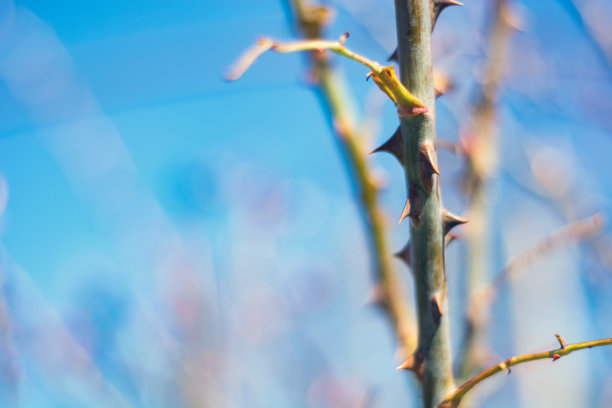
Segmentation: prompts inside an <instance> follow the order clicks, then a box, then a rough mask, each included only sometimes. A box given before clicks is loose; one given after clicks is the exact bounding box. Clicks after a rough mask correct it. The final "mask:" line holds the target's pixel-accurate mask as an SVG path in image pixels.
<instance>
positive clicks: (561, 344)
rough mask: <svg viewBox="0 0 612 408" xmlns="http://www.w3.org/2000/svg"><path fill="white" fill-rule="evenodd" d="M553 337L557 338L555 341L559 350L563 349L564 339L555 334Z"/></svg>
mask: <svg viewBox="0 0 612 408" xmlns="http://www.w3.org/2000/svg"><path fill="white" fill-rule="evenodd" d="M555 337H556V338H557V341H559V346H560V347H561V349H565V339H564V338H563V337H561V336H560V335H558V334H555Z"/></svg>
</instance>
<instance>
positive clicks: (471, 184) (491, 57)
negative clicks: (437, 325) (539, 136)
mask: <svg viewBox="0 0 612 408" xmlns="http://www.w3.org/2000/svg"><path fill="white" fill-rule="evenodd" d="M491 7H492V9H491V22H490V24H491V27H490V41H489V46H488V59H487V65H486V67H485V74H484V78H483V79H482V80H481V84H480V87H479V89H478V91H477V97H476V99H475V102H474V108H473V114H472V124H471V126H470V129H471V130H470V131H469V132H468V133H467V136H466V137H465V139H464V140H463V144H462V145H463V146H462V147H463V151H464V153H465V157H466V171H465V175H464V188H465V191H466V194H467V197H468V203H469V207H468V210H467V214H468V215H467V217H468V218H469V220H470V225H469V226H468V228H467V231H466V239H467V251H468V254H467V258H466V261H467V281H466V286H467V293H468V297H470V296H472V294H473V293H474V292H475V291H477V290H478V289H479V288H480V286H481V285H482V282H483V279H484V275H485V273H486V271H487V270H488V269H489V268H490V264H491V262H489V259H490V254H491V247H490V245H489V244H490V242H491V236H490V235H491V234H490V220H489V205H490V204H489V203H490V198H489V197H488V196H487V186H488V181H489V179H490V178H491V177H492V176H493V175H494V173H495V172H496V171H497V154H498V152H497V150H498V147H497V134H496V133H497V129H496V127H497V114H496V102H497V96H498V91H499V87H500V83H501V81H502V76H503V67H504V62H505V57H506V47H507V43H508V41H509V38H510V34H511V32H512V30H513V26H514V21H513V15H512V11H511V10H510V6H509V4H508V1H507V0H495V1H494V2H492V3H491ZM479 329H480V328H479V327H476V326H474V325H473V323H472V322H470V321H469V320H468V321H466V328H465V335H464V343H463V347H462V349H461V350H462V351H461V353H460V354H459V357H458V374H459V378H464V377H467V376H468V375H469V374H470V372H471V370H472V368H473V365H474V362H473V360H474V355H475V352H476V350H475V349H474V347H475V344H476V337H477V336H478V335H479V331H480V330H479Z"/></svg>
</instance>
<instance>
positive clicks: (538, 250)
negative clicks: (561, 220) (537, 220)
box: [468, 214, 605, 322]
mask: <svg viewBox="0 0 612 408" xmlns="http://www.w3.org/2000/svg"><path fill="white" fill-rule="evenodd" d="M604 224H605V223H604V217H603V214H595V215H593V216H591V217H589V218H586V219H582V220H578V221H574V222H572V223H570V224H567V225H565V226H563V227H562V228H560V229H558V230H557V231H555V232H553V233H552V234H551V235H549V236H548V237H546V238H545V239H543V240H542V241H540V242H538V243H537V244H536V245H534V246H532V247H531V248H529V249H528V250H526V251H525V252H522V253H520V254H518V255H516V256H515V257H514V258H512V259H511V260H510V262H508V264H507V265H506V266H505V267H504V268H503V269H502V270H501V271H500V272H499V273H498V274H497V276H496V277H495V278H494V279H493V280H492V281H491V282H490V283H489V284H488V285H487V286H486V287H484V288H483V289H481V290H480V291H479V292H477V293H476V295H475V296H474V297H473V298H472V301H471V302H470V305H469V308H468V318H469V319H470V320H471V321H472V322H474V321H475V320H479V321H482V320H485V319H486V318H487V317H488V316H487V312H488V311H490V310H491V302H492V300H493V299H494V298H495V294H496V293H498V292H499V290H500V288H501V287H502V285H503V284H504V283H506V282H508V281H510V280H511V279H516V278H517V277H518V276H519V275H520V274H521V273H525V272H526V271H527V270H528V267H529V266H530V265H532V264H534V263H535V262H537V261H538V260H539V259H541V258H543V257H545V256H546V255H548V254H550V253H551V252H552V251H554V250H556V249H559V248H561V247H563V246H566V245H569V244H571V243H573V242H580V241H582V240H585V239H588V238H591V237H593V236H595V235H597V234H598V233H600V232H601V231H602V230H603V227H604Z"/></svg>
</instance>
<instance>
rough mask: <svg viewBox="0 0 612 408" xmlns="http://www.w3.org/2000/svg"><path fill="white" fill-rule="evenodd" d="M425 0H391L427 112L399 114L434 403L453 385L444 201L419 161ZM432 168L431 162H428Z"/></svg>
mask: <svg viewBox="0 0 612 408" xmlns="http://www.w3.org/2000/svg"><path fill="white" fill-rule="evenodd" d="M430 6H431V3H430V0H396V1H395V13H396V22H397V37H398V55H399V66H400V74H401V81H402V84H403V85H404V86H405V87H406V89H408V90H409V92H411V93H412V94H413V95H415V97H416V98H418V99H419V100H421V101H423V103H424V104H425V106H426V107H427V108H428V110H429V112H428V113H427V114H423V115H418V116H414V117H410V118H400V121H401V133H402V142H403V146H404V165H405V171H406V182H407V185H408V190H409V201H410V220H411V223H410V259H411V267H412V270H413V272H414V279H415V290H416V297H417V313H418V326H419V340H418V341H419V343H418V351H417V353H418V358H416V359H415V360H414V361H418V362H419V365H420V366H421V368H420V369H417V370H415V371H416V372H420V373H421V375H422V382H421V385H422V395H423V406H424V407H425V408H432V407H434V406H435V405H436V404H437V403H438V402H439V401H441V400H442V399H443V398H444V397H445V396H446V395H447V394H448V392H449V391H450V390H451V389H452V388H453V387H454V384H453V373H452V365H451V350H450V331H449V316H448V301H447V290H446V273H445V270H444V230H443V222H442V219H443V206H442V200H441V193H440V186H439V178H438V176H437V175H435V174H432V172H431V171H425V170H426V166H423V165H422V164H423V151H426V150H427V149H430V151H433V154H432V155H431V156H430V157H431V161H433V163H431V162H430V164H431V165H433V167H435V168H437V161H438V159H437V152H436V151H435V146H436V128H435V104H434V102H435V94H434V84H433V72H432V57H431V31H432V20H431V13H432V11H431V8H430ZM430 167H432V166H430Z"/></svg>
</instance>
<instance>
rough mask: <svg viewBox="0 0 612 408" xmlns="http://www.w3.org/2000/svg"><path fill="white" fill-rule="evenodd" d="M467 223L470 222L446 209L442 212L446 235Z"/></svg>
mask: <svg viewBox="0 0 612 408" xmlns="http://www.w3.org/2000/svg"><path fill="white" fill-rule="evenodd" d="M466 222H468V220H466V219H465V218H461V217H457V216H456V215H454V214H452V213H450V212H449V211H448V210H446V209H444V211H443V212H442V223H443V224H444V225H443V228H444V235H446V234H448V233H449V232H450V230H452V229H453V228H454V227H456V226H457V225H461V224H465V223H466Z"/></svg>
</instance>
